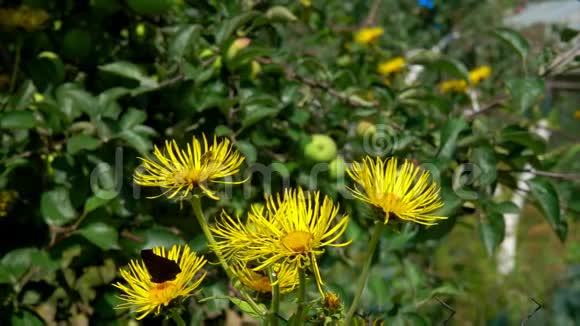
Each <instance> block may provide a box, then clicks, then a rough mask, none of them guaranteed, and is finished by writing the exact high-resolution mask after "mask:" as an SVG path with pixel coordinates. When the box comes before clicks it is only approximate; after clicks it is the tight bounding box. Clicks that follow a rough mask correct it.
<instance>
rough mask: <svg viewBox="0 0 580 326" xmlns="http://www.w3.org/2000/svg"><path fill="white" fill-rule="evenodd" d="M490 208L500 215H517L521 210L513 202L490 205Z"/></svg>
mask: <svg viewBox="0 0 580 326" xmlns="http://www.w3.org/2000/svg"><path fill="white" fill-rule="evenodd" d="M488 206H489V208H490V209H491V210H493V211H494V212H496V213H499V214H502V215H503V214H517V213H519V212H520V209H519V208H518V206H517V205H516V204H514V203H513V202H511V201H503V202H500V203H493V202H490V203H488Z"/></svg>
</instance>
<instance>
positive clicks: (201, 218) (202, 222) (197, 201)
mask: <svg viewBox="0 0 580 326" xmlns="http://www.w3.org/2000/svg"><path fill="white" fill-rule="evenodd" d="M191 205H192V206H193V212H194V213H195V217H196V218H197V222H198V223H199V226H200V227H201V230H202V231H203V234H204V235H205V238H206V239H207V242H209V247H210V249H211V250H213V252H214V253H215V255H216V256H217V258H218V260H219V261H220V264H221V265H222V267H223V269H224V271H225V272H226V274H227V276H228V278H229V279H230V280H231V279H233V274H232V271H231V269H230V266H229V265H228V263H227V262H226V260H225V259H224V257H223V256H222V254H221V252H220V251H219V250H218V248H217V242H216V241H215V238H214V237H213V234H211V231H210V230H209V225H208V224H207V221H206V219H205V215H204V214H203V209H202V208H201V198H200V197H199V196H193V199H192V200H191Z"/></svg>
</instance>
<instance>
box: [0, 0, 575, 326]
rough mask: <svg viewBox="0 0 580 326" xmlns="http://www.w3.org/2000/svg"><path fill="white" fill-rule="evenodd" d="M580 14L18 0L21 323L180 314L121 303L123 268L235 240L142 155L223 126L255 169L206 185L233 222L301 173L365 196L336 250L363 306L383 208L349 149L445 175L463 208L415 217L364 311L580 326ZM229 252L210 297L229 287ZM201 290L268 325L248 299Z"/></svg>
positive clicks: (235, 316)
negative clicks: (362, 278) (219, 239)
mask: <svg viewBox="0 0 580 326" xmlns="http://www.w3.org/2000/svg"><path fill="white" fill-rule="evenodd" d="M579 29H580V2H578V1H573V0H569V1H515V0H491V1H475V0H473V1H472V0H463V1H460V0H448V1H441V0H418V1H412V0H408V1H402V0H401V1H387V0H370V1H334V0H330V1H316V0H296V1H260V0H241V1H233V0H231V1H230V0H228V1H217V0H214V1H186V0H158V1H148V0H124V1H114V0H90V1H88V0H87V1H73V0H60V1H49V0H24V1H2V0H0V140H1V146H0V188H1V190H0V257H1V258H0V324H1V325H127V324H129V323H131V324H134V325H137V324H151V325H154V324H161V323H165V324H169V322H168V321H164V320H162V319H161V318H155V317H153V316H151V317H147V318H146V319H145V320H144V321H139V322H137V321H135V316H134V315H132V314H130V313H128V312H127V311H125V310H115V309H114V307H115V306H116V305H117V304H119V303H120V301H119V299H118V298H117V295H119V293H118V291H117V289H116V288H114V287H113V286H112V283H114V282H116V281H121V280H122V279H121V278H120V277H119V273H118V269H119V268H123V267H124V266H126V264H127V263H128V262H129V261H130V260H131V259H136V258H137V257H138V253H139V251H140V250H141V249H143V248H150V247H153V246H171V245H172V244H175V243H181V244H184V243H187V244H189V245H190V246H191V247H192V248H193V249H194V250H196V251H198V252H200V253H202V254H206V255H207V257H208V259H209V260H212V261H215V257H213V256H212V255H211V253H210V252H208V250H207V243H206V242H205V239H204V237H203V235H202V233H201V232H200V230H199V225H197V222H196V221H195V219H194V218H193V215H192V212H191V209H190V207H189V206H187V205H181V204H180V203H178V202H176V201H174V200H168V199H164V198H159V199H148V198H146V197H148V196H154V195H157V194H159V193H160V191H161V190H159V189H149V188H139V187H136V186H135V185H134V184H133V182H132V175H133V172H134V170H135V169H136V168H137V167H138V166H139V164H140V161H139V159H138V158H139V157H149V156H150V155H151V154H150V153H152V150H153V145H157V146H160V145H163V143H164V141H165V140H166V139H175V140H176V141H177V142H178V143H179V144H185V143H187V142H191V139H192V137H193V136H196V137H199V136H200V135H201V134H202V133H205V134H206V135H217V136H219V137H228V138H230V139H231V140H232V141H233V142H234V144H235V146H236V148H238V149H239V150H240V151H241V152H242V153H243V154H244V156H245V157H246V163H245V166H244V168H243V169H242V171H241V173H240V174H239V175H238V176H237V178H239V179H242V178H243V177H244V176H251V179H250V181H248V182H247V183H246V184H244V185H240V186H234V187H225V188H224V187H222V188H219V187H218V188H219V189H220V193H221V194H222V196H221V197H222V199H221V200H219V201H213V200H211V199H204V202H203V207H204V210H205V212H206V215H207V216H210V223H211V222H212V221H213V218H214V217H216V216H217V215H218V214H219V212H220V211H221V210H226V211H227V212H228V213H230V214H232V215H239V216H242V217H243V216H245V212H246V211H247V210H248V209H249V207H250V205H251V204H253V203H258V202H262V201H263V198H264V195H265V194H270V193H276V192H279V191H281V189H282V188H283V187H284V186H302V187H304V188H307V189H312V190H315V189H317V190H320V191H321V192H322V193H324V194H326V195H328V196H330V197H332V198H333V199H335V200H336V201H337V202H339V203H340V205H341V210H342V211H343V212H344V213H348V214H349V215H350V216H351V222H350V225H349V229H348V231H347V234H346V236H345V238H347V239H353V243H352V245H350V246H348V247H345V248H341V249H337V250H328V251H327V252H326V253H325V254H324V255H323V256H322V257H321V260H320V265H321V271H322V276H323V279H324V280H325V282H326V284H327V287H328V289H331V290H333V291H335V292H336V293H338V294H339V296H340V297H341V299H342V300H343V303H344V304H345V306H348V304H349V303H350V301H351V300H352V295H353V291H354V284H353V283H354V282H353V280H354V279H355V278H356V277H357V276H358V275H359V273H360V270H359V268H360V265H361V262H362V257H363V255H364V253H365V248H366V246H367V243H368V236H369V235H368V229H369V228H370V227H371V225H372V222H373V221H372V219H370V218H369V216H370V215H371V214H370V212H369V209H368V207H366V206H365V205H364V204H362V203H359V202H356V201H355V200H353V199H352V197H351V196H349V194H348V191H347V190H346V187H347V186H351V185H352V180H350V179H349V178H348V176H347V175H346V174H345V168H346V166H348V164H349V163H350V162H352V161H355V160H360V159H361V158H363V157H364V156H365V155H370V156H380V157H388V156H397V157H400V158H406V159H410V160H413V161H414V162H415V163H416V164H418V165H420V166H422V167H423V168H425V169H427V170H429V171H430V172H431V173H432V174H433V176H434V178H435V179H436V180H437V181H438V183H439V184H440V185H441V189H442V190H441V191H442V197H443V201H444V202H445V206H444V207H443V209H442V210H441V211H440V214H441V215H445V216H449V219H448V220H446V221H445V222H443V223H441V224H439V225H437V226H435V227H430V228H426V227H423V226H418V225H407V224H401V225H398V224H396V223H392V224H393V228H391V229H389V231H388V232H386V233H385V234H384V235H383V238H382V239H381V242H380V244H379V246H380V247H379V251H378V252H379V253H378V254H377V256H376V257H375V258H374V260H373V267H372V274H371V278H370V280H369V282H368V287H367V291H366V292H365V294H364V295H363V300H362V304H361V308H360V315H359V322H361V323H363V322H366V323H370V324H372V323H373V322H379V321H384V322H385V323H386V324H387V325H432V324H433V325H439V324H441V323H444V322H445V321H447V322H448V324H449V325H514V324H515V325H519V324H520V323H522V322H525V324H526V325H580V241H579V240H580V233H579V232H578V231H579V228H580V224H579V222H578V220H579V217H580V196H578V195H577V194H578V191H580V189H579V182H580V143H579V140H580V133H579V132H578V130H579V129H580V106H579V104H578V103H580V92H579V91H578V90H579V89H580V70H579V69H578V64H579V58H580V57H579V52H580V37H579V36H578V30H579ZM482 67H486V68H484V69H483V70H478V71H476V70H477V69H478V68H482ZM449 81H451V82H452V83H451V84H449V83H448V84H447V85H448V86H449V85H454V86H453V87H447V88H446V87H445V86H444V84H443V83H445V82H449ZM309 145H310V146H309ZM309 148H310V149H309ZM313 148H314V150H313ZM252 171H254V172H253V173H252ZM255 171H260V173H257V172H255ZM206 268H207V270H208V277H207V278H206V280H204V283H203V284H202V291H201V293H200V294H199V295H196V298H197V299H199V298H202V297H208V296H212V295H223V294H227V293H228V291H229V290H228V284H227V282H226V281H227V278H226V277H225V275H224V274H223V272H222V271H220V270H219V269H218V268H217V266H214V265H208V266H207V267H206ZM309 294H310V295H311V298H312V300H315V298H316V290H315V288H312V289H309ZM292 299H293V295H292V294H290V295H289V296H288V297H287V298H286V300H285V303H284V304H283V305H282V310H281V311H282V314H283V315H284V314H287V313H288V311H291V308H292V303H291V302H292ZM317 307H318V306H317V305H316V304H313V307H312V309H311V310H310V316H311V318H312V324H323V322H322V321H321V320H323V318H322V319H320V318H319V317H320V314H322V315H324V312H321V311H319V310H317ZM185 308H186V311H185V313H184V316H185V318H186V320H187V321H188V323H190V324H191V325H201V324H206V325H240V324H242V323H244V322H245V323H248V324H252V323H254V324H255V321H252V319H251V318H250V317H248V316H247V315H244V314H243V313H242V312H241V311H240V309H239V308H238V307H236V306H235V305H233V304H232V303H229V302H228V301H225V300H213V301H209V302H206V303H203V304H200V303H196V301H195V300H191V302H190V303H189V304H188V305H187V306H186V307H185ZM323 317H324V316H323Z"/></svg>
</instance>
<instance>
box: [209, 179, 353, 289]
mask: <svg viewBox="0 0 580 326" xmlns="http://www.w3.org/2000/svg"><path fill="white" fill-rule="evenodd" d="M319 196H320V194H319V193H318V192H316V193H314V194H310V193H305V192H304V191H302V189H300V188H298V189H294V190H292V189H286V191H285V192H284V198H283V199H282V198H281V197H280V194H278V195H277V196H276V198H275V197H273V196H271V197H269V198H268V200H267V202H266V209H259V207H258V206H256V205H253V206H252V211H251V212H249V213H248V218H247V221H246V223H245V224H244V223H242V222H241V221H240V220H239V218H236V219H235V220H234V219H233V218H231V217H229V216H228V215H227V214H225V213H223V214H222V219H221V221H219V222H218V223H217V224H216V225H215V226H213V227H211V228H210V229H211V231H212V232H213V233H214V234H215V236H216V237H217V238H218V239H219V240H218V242H217V244H216V246H217V248H214V249H215V250H216V251H218V252H221V253H222V254H223V255H224V256H225V257H226V259H233V260H236V261H239V262H242V263H247V262H256V264H257V266H256V267H255V268H254V270H255V271H259V270H264V269H267V268H268V267H269V266H272V265H274V264H276V263H282V264H288V265H293V266H296V268H300V269H303V268H310V269H311V270H312V271H313V272H314V276H315V278H316V284H317V286H318V289H319V291H320V293H321V294H323V291H322V285H323V284H324V283H323V282H322V277H321V276H320V271H319V269H318V264H317V262H316V256H318V255H320V254H322V253H323V252H324V247H327V246H328V247H342V246H346V245H348V244H350V241H347V242H345V243H340V244H338V243H335V241H336V240H338V238H340V236H341V235H342V234H343V233H344V232H345V231H346V228H347V225H348V216H347V215H343V216H342V217H341V218H340V220H339V221H335V217H336V216H337V215H338V209H339V206H338V205H334V203H333V202H332V200H331V199H330V198H329V197H326V196H325V197H324V200H323V201H322V203H320V200H319Z"/></svg>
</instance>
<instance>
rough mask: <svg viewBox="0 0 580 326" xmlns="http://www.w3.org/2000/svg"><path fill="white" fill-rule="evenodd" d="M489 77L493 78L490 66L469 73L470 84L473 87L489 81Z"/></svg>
mask: <svg viewBox="0 0 580 326" xmlns="http://www.w3.org/2000/svg"><path fill="white" fill-rule="evenodd" d="M489 76H491V67H490V66H481V67H477V68H476V69H473V70H471V71H470V72H469V82H470V83H471V85H473V86H475V85H477V84H479V82H480V81H482V80H484V79H487V78H488V77H489Z"/></svg>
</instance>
